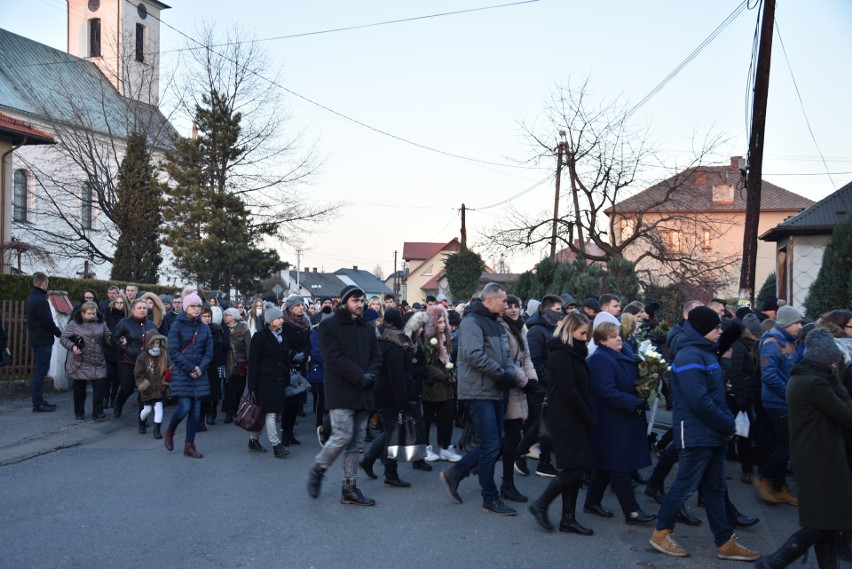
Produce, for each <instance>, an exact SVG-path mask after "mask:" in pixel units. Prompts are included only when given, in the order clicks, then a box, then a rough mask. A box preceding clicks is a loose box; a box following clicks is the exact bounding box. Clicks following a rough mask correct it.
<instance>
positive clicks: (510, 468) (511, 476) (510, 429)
mask: <svg viewBox="0 0 852 569" xmlns="http://www.w3.org/2000/svg"><path fill="white" fill-rule="evenodd" d="M523 432H524V420H523V419H506V420H504V421H503V451H502V454H503V482H504V483H514V481H515V459H516V458H517V456H518V454H517V453H518V443H520V442H521V435H522V434H523Z"/></svg>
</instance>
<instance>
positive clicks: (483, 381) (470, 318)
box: [456, 302, 515, 400]
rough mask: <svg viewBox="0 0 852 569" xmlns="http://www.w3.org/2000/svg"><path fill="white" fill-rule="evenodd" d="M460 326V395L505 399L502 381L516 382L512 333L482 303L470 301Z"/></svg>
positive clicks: (461, 396)
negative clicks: (510, 345)
mask: <svg viewBox="0 0 852 569" xmlns="http://www.w3.org/2000/svg"><path fill="white" fill-rule="evenodd" d="M468 308H469V311H468V309H465V312H466V313H467V314H466V315H465V317H464V318H462V321H461V324H460V325H459V355H458V358H457V360H456V362H457V365H458V371H459V377H458V398H459V399H462V400H464V399H491V400H499V399H503V393H504V392H505V389H504V388H503V387H501V385H500V382H501V381H504V380H505V382H506V383H509V382H514V380H515V364H514V363H513V362H512V356H511V354H510V352H509V336H508V334H507V332H506V330H505V329H504V328H503V326H501V325H500V323H499V322H497V314H494V313H493V312H491V311H490V310H488V308H487V307H486V306H485V305H484V304H482V303H481V302H477V303H471V305H470V306H469V307H468Z"/></svg>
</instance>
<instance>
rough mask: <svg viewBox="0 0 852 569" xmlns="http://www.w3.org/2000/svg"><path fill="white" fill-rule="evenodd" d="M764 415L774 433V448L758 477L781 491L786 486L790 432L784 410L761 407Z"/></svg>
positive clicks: (786, 412)
mask: <svg viewBox="0 0 852 569" xmlns="http://www.w3.org/2000/svg"><path fill="white" fill-rule="evenodd" d="M763 409H764V411H766V415H767V416H768V417H769V420H770V421H771V422H772V429H773V430H774V431H775V448H774V449H773V450H772V454H771V455H769V459H768V460H767V461H766V464H764V465H763V468H762V469H760V477H761V478H766V479H768V480H770V481H771V482H772V487H773V488H775V489H776V490H781V489H782V488H783V487H784V486H786V485H787V482H786V478H787V461H788V460H790V430H789V427H788V426H787V415H788V414H789V413H788V411H787V410H786V409H775V408H773V407H766V406H764V407H763Z"/></svg>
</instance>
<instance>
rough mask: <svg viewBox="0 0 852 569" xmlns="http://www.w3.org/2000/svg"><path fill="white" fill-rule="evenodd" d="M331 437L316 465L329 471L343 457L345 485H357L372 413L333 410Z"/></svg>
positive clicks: (330, 412) (316, 458) (318, 456)
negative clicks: (360, 457) (339, 457)
mask: <svg viewBox="0 0 852 569" xmlns="http://www.w3.org/2000/svg"><path fill="white" fill-rule="evenodd" d="M329 416H330V417H331V437H329V439H328V442H326V443H325V446H324V447H322V450H320V451H319V453H318V454H317V455H316V457H315V458H314V462H315V463H316V465H317V466H318V467H320V468H322V469H323V470H328V467H329V466H331V463H332V462H334V459H336V458H337V456H338V455H339V454H340V453H341V452H344V453H345V454H344V456H343V483H344V484H355V480H356V478H357V476H358V456H359V455H360V454H361V453H362V452H363V450H364V439H365V438H366V437H367V420H368V419H369V418H370V412H369V411H365V410H363V409H361V410H357V411H356V410H355V409H332V410H330V411H329Z"/></svg>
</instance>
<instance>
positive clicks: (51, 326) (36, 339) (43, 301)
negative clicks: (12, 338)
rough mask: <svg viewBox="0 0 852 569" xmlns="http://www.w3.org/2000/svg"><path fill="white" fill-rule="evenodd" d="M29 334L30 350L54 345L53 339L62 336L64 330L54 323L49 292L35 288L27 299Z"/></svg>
mask: <svg viewBox="0 0 852 569" xmlns="http://www.w3.org/2000/svg"><path fill="white" fill-rule="evenodd" d="M25 307H26V313H27V334H28V335H29V337H30V348H44V347H46V346H52V345H53V338H54V337H56V338H58V337H59V336H61V335H62V330H60V329H59V327H57V326H56V322H54V321H53V314H51V312H50V304H49V301H48V300H47V291H45V290H42V289H40V288H38V287H35V286H34V287H33V290H32V292H31V293H30V295H29V296H28V297H27V302H26V305H25Z"/></svg>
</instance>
